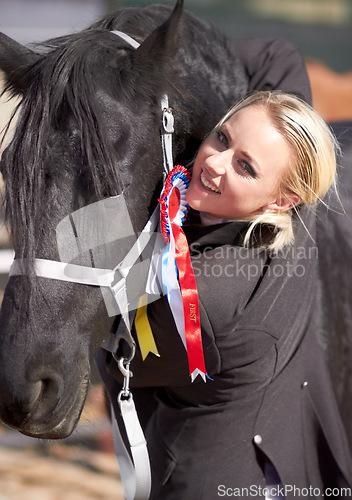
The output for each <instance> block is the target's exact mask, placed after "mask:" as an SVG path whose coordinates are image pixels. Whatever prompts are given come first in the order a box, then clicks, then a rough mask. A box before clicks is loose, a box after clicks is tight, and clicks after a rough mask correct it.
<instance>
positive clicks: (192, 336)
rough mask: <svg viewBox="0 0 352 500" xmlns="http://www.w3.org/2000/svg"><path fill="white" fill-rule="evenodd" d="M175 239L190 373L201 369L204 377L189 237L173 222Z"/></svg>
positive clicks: (197, 302)
mask: <svg viewBox="0 0 352 500" xmlns="http://www.w3.org/2000/svg"><path fill="white" fill-rule="evenodd" d="M171 227H172V232H173V235H174V239H175V247H176V251H175V260H176V264H177V269H178V279H179V284H180V290H181V295H182V302H183V309H184V321H185V335H186V344H187V354H188V364H189V374H190V376H191V377H192V374H193V373H194V371H196V373H195V374H194V375H193V377H195V376H196V375H197V374H198V372H197V370H199V371H200V372H202V373H201V375H203V374H204V375H203V377H204V376H205V375H206V369H205V364H204V353H203V345H202V335H201V328H200V319H199V301H198V290H197V284H196V279H195V276H194V272H193V267H192V262H191V257H190V254H189V248H188V242H187V238H186V236H185V234H184V232H183V231H182V229H181V227H180V226H178V225H177V224H174V223H172V222H171Z"/></svg>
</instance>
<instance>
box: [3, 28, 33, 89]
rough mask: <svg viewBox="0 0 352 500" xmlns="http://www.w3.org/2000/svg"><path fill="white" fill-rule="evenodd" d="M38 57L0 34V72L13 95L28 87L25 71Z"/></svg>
mask: <svg viewBox="0 0 352 500" xmlns="http://www.w3.org/2000/svg"><path fill="white" fill-rule="evenodd" d="M39 57H40V56H39V55H38V54H36V53H35V52H33V51H32V50H30V49H28V48H27V47H25V46H24V45H21V44H20V43H18V42H16V41H15V40H13V39H12V38H10V37H8V36H7V35H5V34H4V33H0V70H1V71H3V73H4V75H5V79H6V83H7V85H8V86H9V87H10V88H11V89H12V90H13V91H14V92H15V93H23V92H24V91H25V90H26V89H27V88H28V85H29V82H28V77H27V69H28V67H29V65H31V64H33V63H35V62H36V61H37V60H38V59H39Z"/></svg>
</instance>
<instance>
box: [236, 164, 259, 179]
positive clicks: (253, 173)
mask: <svg viewBox="0 0 352 500" xmlns="http://www.w3.org/2000/svg"><path fill="white" fill-rule="evenodd" d="M239 163H240V165H241V168H242V170H243V171H244V173H245V174H246V175H249V176H250V177H253V178H254V179H255V178H256V177H257V172H256V171H255V170H254V168H253V167H252V166H251V165H250V164H249V163H248V162H246V161H244V160H241V161H240V162H239Z"/></svg>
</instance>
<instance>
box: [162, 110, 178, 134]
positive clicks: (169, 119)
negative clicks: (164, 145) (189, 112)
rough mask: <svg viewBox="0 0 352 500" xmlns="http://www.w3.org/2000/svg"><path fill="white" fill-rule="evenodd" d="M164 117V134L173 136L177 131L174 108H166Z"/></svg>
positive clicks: (163, 113)
mask: <svg viewBox="0 0 352 500" xmlns="http://www.w3.org/2000/svg"><path fill="white" fill-rule="evenodd" d="M162 116H163V118H162V119H163V128H164V132H166V133H167V134H173V133H174V131H175V129H174V122H175V120H174V115H173V114H172V108H164V109H163V112H162Z"/></svg>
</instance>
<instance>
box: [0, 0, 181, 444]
mask: <svg viewBox="0 0 352 500" xmlns="http://www.w3.org/2000/svg"><path fill="white" fill-rule="evenodd" d="M182 4H183V2H182V1H178V2H177V5H176V7H175V9H174V11H173V12H172V14H171V15H170V16H169V17H168V18H167V19H166V21H164V22H163V23H161V24H160V25H159V26H157V27H156V28H155V29H154V26H153V27H152V28H153V29H150V27H146V28H145V29H144V30H141V31H140V34H139V38H140V41H141V45H140V47H139V48H138V49H136V50H135V49H133V48H132V47H131V46H130V45H129V44H128V43H127V42H125V41H124V40H122V39H121V38H119V37H118V36H116V35H115V34H113V33H111V32H110V31H109V30H107V29H103V28H100V27H94V26H93V27H91V28H90V29H87V30H85V31H83V32H80V33H77V34H73V35H70V36H66V37H62V38H60V39H55V40H51V41H49V42H48V43H46V44H45V45H44V46H43V47H42V48H41V50H40V51H37V52H33V51H32V50H30V49H28V48H26V47H23V46H21V45H20V44H18V43H17V42H15V41H14V40H12V39H10V38H9V37H7V36H5V35H3V34H1V35H0V70H2V71H3V73H4V74H5V79H6V91H7V92H11V93H12V95H13V96H16V97H17V98H18V97H20V103H19V105H18V108H17V109H16V120H17V124H16V128H15V131H14V137H13V139H12V141H11V143H10V144H9V146H8V147H7V149H6V150H5V152H4V154H3V156H2V161H1V173H2V175H3V178H4V181H5V194H4V196H5V202H6V219H7V222H8V225H9V227H10V229H11V238H12V243H13V246H14V249H15V254H16V258H21V259H25V262H26V272H25V275H23V276H12V277H10V279H9V282H8V285H7V287H6V290H5V294H4V299H3V305H2V309H1V314H0V367H1V369H0V393H1V400H0V418H1V419H2V420H3V422H5V423H6V424H7V425H9V426H11V427H13V428H15V429H18V430H20V431H21V432H23V433H25V434H28V435H31V436H35V437H42V438H60V437H64V436H67V435H69V434H70V433H71V432H72V430H73V428H74V426H75V424H76V422H77V420H78V418H79V416H80V413H81V410H82V407H83V404H84V400H85V397H86V393H87V387H88V381H89V376H90V363H91V360H92V358H93V357H94V354H95V352H96V350H97V348H98V347H99V345H100V344H101V342H102V340H103V338H104V337H105V336H106V334H107V333H109V332H110V331H111V329H112V328H113V326H114V321H115V318H114V317H109V315H108V314H107V312H106V308H105V304H104V300H103V298H102V294H101V290H100V288H99V287H97V286H87V285H81V284H74V283H62V282H58V281H55V280H48V279H45V278H40V277H38V276H36V275H35V272H34V270H33V262H34V259H35V258H41V259H50V260H59V253H58V247H57V240H56V227H57V225H58V224H59V222H60V221H61V220H63V219H64V218H65V217H67V216H69V215H70V214H71V213H72V212H74V211H75V210H77V209H79V208H81V207H83V206H86V205H89V204H91V203H93V202H95V201H97V200H100V199H103V198H107V197H110V196H114V195H118V194H120V193H123V195H124V198H125V200H126V203H127V207H128V211H129V216H130V219H131V222H132V225H133V227H134V229H135V231H139V230H140V229H141V228H142V227H143V226H144V223H145V222H146V220H147V218H148V215H149V212H150V208H151V206H152V205H153V202H154V198H155V196H156V195H157V185H158V183H159V182H160V180H161V177H162V151H161V145H160V122H161V110H160V99H161V97H162V95H163V94H164V93H165V92H169V93H171V94H172V93H174V92H175V85H174V83H175V75H174V70H173V68H172V65H170V63H169V62H170V60H172V58H173V57H174V56H175V53H176V51H177V47H178V43H179V39H180V30H181V28H182V24H183V23H182ZM163 12H164V11H163ZM153 197H154V198H153Z"/></svg>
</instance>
